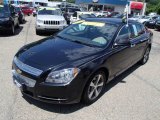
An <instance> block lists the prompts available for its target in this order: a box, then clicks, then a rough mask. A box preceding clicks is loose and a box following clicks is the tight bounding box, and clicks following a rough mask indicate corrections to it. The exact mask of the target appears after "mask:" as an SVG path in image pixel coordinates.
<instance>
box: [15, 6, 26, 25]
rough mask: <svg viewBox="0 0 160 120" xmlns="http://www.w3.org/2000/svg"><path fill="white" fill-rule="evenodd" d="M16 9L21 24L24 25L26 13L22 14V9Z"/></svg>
mask: <svg viewBox="0 0 160 120" xmlns="http://www.w3.org/2000/svg"><path fill="white" fill-rule="evenodd" d="M15 9H16V12H17V13H18V15H19V18H18V20H19V23H24V22H25V15H24V13H23V12H22V10H21V7H19V6H15Z"/></svg>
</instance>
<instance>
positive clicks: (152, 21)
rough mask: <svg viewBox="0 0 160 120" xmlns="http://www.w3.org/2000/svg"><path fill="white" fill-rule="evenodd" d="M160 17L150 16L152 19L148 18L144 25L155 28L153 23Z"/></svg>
mask: <svg viewBox="0 0 160 120" xmlns="http://www.w3.org/2000/svg"><path fill="white" fill-rule="evenodd" d="M159 19H160V16H154V17H152V20H149V21H147V22H146V23H145V26H146V27H148V28H152V29H154V28H155V25H156V23H157V21H158V20H159Z"/></svg>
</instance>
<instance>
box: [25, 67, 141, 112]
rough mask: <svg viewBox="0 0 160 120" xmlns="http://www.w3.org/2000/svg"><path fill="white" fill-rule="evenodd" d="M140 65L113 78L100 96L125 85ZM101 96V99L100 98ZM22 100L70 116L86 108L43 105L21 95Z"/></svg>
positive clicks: (80, 106)
mask: <svg viewBox="0 0 160 120" xmlns="http://www.w3.org/2000/svg"><path fill="white" fill-rule="evenodd" d="M139 67H140V65H138V64H135V65H134V66H133V67H131V68H129V69H128V70H127V71H125V72H124V73H122V74H121V75H119V76H118V77H116V78H114V79H113V80H112V81H111V82H110V83H108V84H107V86H106V88H105V90H104V92H103V94H102V96H103V95H104V94H106V92H107V91H109V90H110V89H111V88H113V87H114V86H116V85H117V84H118V83H126V81H123V80H124V78H126V77H127V76H128V75H130V74H131V73H132V72H134V71H135V70H136V69H138V68H139ZM102 96H101V97H102ZM23 98H24V99H25V100H26V101H27V102H28V103H29V104H33V105H35V106H37V107H39V108H41V109H43V110H46V111H49V112H54V113H60V114H70V113H73V112H75V111H78V110H80V109H82V108H84V107H87V105H85V104H82V103H77V104H71V105H60V104H58V105H56V104H49V103H44V102H41V101H37V100H34V99H33V98H30V97H28V96H25V95H23Z"/></svg>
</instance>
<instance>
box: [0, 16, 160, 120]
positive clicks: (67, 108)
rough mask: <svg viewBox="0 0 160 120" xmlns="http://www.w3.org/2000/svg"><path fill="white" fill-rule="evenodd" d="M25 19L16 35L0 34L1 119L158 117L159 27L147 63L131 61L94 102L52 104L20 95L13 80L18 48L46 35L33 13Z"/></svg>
mask: <svg viewBox="0 0 160 120" xmlns="http://www.w3.org/2000/svg"><path fill="white" fill-rule="evenodd" d="M26 20H27V21H26V23H25V24H23V25H21V27H20V28H19V29H18V30H17V31H16V35H14V36H8V35H7V34H5V33H3V34H0V120H160V31H156V30H152V31H153V33H154V41H153V46H152V51H151V55H150V60H149V61H148V63H147V64H146V65H144V66H139V65H134V66H133V67H132V68H130V69H129V70H127V71H126V72H124V73H123V74H122V75H120V76H118V77H117V78H116V79H114V80H113V81H111V82H110V83H109V84H108V85H107V87H106V89H105V92H104V94H103V95H102V97H101V98H100V99H99V100H98V101H96V102H95V103H94V104H92V105H90V106H84V105H83V104H80V103H79V104H73V105H52V104H46V103H42V102H38V101H36V100H33V99H30V98H26V97H23V95H22V94H21V92H20V90H19V89H18V88H17V87H16V86H15V85H14V84H13V82H12V74H11V65H12V60H13V57H14V55H15V53H16V52H17V51H18V49H19V48H20V47H22V46H23V45H25V44H28V43H30V42H34V41H37V40H40V39H42V38H46V37H48V35H46V34H44V35H42V36H37V35H36V32H35V18H34V17H32V16H30V17H26Z"/></svg>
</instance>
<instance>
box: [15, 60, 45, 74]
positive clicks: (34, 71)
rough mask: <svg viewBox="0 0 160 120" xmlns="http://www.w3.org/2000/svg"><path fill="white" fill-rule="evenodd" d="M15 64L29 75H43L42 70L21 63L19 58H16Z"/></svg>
mask: <svg viewBox="0 0 160 120" xmlns="http://www.w3.org/2000/svg"><path fill="white" fill-rule="evenodd" d="M13 61H14V63H15V64H16V65H17V67H18V68H19V69H21V70H23V71H24V72H26V73H29V74H31V75H34V76H39V75H41V74H42V72H43V71H42V70H39V69H37V68H34V67H31V66H29V65H26V64H24V63H23V62H21V61H20V60H18V59H17V57H15V58H14V60H13Z"/></svg>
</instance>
